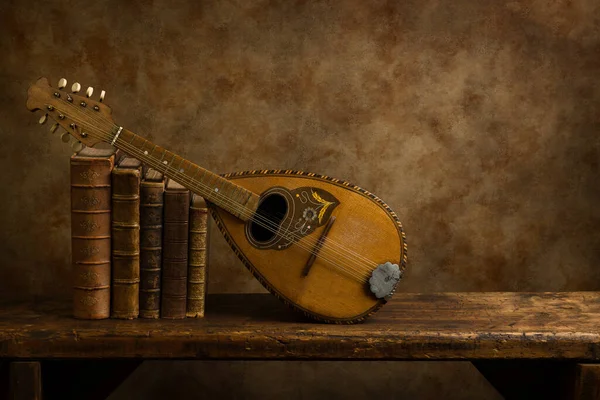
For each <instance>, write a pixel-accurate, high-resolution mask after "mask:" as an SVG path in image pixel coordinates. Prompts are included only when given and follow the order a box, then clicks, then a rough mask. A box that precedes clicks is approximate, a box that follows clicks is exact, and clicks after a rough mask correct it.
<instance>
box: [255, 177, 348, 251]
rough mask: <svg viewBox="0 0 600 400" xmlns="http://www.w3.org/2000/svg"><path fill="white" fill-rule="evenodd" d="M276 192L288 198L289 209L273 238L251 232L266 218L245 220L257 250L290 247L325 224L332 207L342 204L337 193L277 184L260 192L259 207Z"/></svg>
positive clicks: (286, 199)
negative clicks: (264, 239) (254, 225)
mask: <svg viewBox="0 0 600 400" xmlns="http://www.w3.org/2000/svg"><path fill="white" fill-rule="evenodd" d="M274 194H275V195H280V196H282V197H283V198H284V199H285V201H286V203H287V212H286V214H285V216H284V217H283V219H282V220H281V223H280V224H279V226H278V229H277V231H276V232H275V235H274V236H273V238H271V239H270V240H267V241H258V240H256V239H255V238H254V237H253V236H252V234H251V229H250V226H251V224H252V223H260V222H262V221H265V217H255V218H254V219H251V220H249V221H248V222H247V223H246V238H247V239H248V242H249V243H250V244H251V245H252V246H254V247H256V248H258V249H272V250H285V249H287V248H288V247H290V246H291V245H292V244H293V243H295V242H297V241H298V240H300V239H302V238H303V237H305V236H307V235H310V234H311V233H313V232H314V231H315V230H316V229H317V228H319V227H321V226H323V225H325V224H326V223H327V221H328V220H329V218H330V217H331V213H332V212H333V210H334V209H335V208H336V207H337V206H338V205H339V204H340V202H339V200H338V199H337V198H335V196H333V195H332V194H331V193H329V192H327V191H325V190H323V189H320V188H315V187H308V186H307V187H300V188H297V189H294V190H288V189H286V188H284V187H279V186H275V187H272V188H270V189H268V190H266V191H265V192H264V193H262V194H261V200H260V201H259V209H260V204H261V202H262V201H263V200H264V199H265V198H267V197H268V196H270V195H274ZM267 223H268V222H267V221H265V222H263V224H267Z"/></svg>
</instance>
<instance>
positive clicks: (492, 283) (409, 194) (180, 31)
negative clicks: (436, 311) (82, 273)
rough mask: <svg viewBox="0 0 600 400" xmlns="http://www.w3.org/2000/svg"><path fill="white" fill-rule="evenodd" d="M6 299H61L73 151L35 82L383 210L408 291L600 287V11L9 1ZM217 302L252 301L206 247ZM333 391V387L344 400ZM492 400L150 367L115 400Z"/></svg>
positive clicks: (2, 47)
mask: <svg viewBox="0 0 600 400" xmlns="http://www.w3.org/2000/svg"><path fill="white" fill-rule="evenodd" d="M0 34H1V36H0V54H1V56H0V57H1V62H0V90H1V97H0V132H1V137H0V138H1V142H0V171H2V173H1V174H2V181H1V182H2V184H3V191H4V193H3V195H2V196H1V197H0V206H1V207H0V209H1V210H2V211H1V213H0V226H2V233H1V238H0V239H1V240H0V243H1V245H0V246H2V247H1V255H0V257H1V260H2V261H1V263H2V265H1V267H0V297H1V298H22V299H25V298H31V297H48V296H51V297H64V298H68V297H69V287H70V283H69V273H70V271H69V258H70V254H69V251H70V249H69V218H70V216H69V176H68V158H69V155H70V149H69V148H67V147H65V146H63V145H62V144H61V142H60V140H58V137H57V136H55V137H53V136H51V135H50V134H49V133H48V127H47V126H45V127H39V126H37V124H36V121H37V117H35V116H33V115H30V114H29V112H28V111H26V109H25V91H26V88H27V86H28V85H29V84H30V83H31V82H32V81H34V80H35V79H36V78H38V77H39V76H42V75H45V76H48V77H49V78H51V80H52V81H53V82H56V81H57V80H58V79H59V78H61V77H66V78H67V79H69V81H70V83H71V82H73V81H74V80H78V81H79V82H81V83H82V85H83V86H84V88H85V87H87V85H92V86H94V87H95V88H96V93H98V91H99V90H100V89H105V90H107V93H108V94H107V102H108V103H109V104H110V105H112V106H113V109H114V116H115V119H116V121H118V122H119V123H120V124H121V125H124V126H126V127H128V128H130V129H132V130H134V131H136V132H139V133H141V134H143V135H146V136H147V137H148V138H150V139H152V140H155V141H156V142H157V143H158V144H161V145H164V146H165V147H167V148H170V149H171V150H174V151H176V152H179V153H181V155H183V156H185V157H188V158H190V159H191V160H193V161H195V162H197V163H199V164H200V165H203V166H205V167H207V168H209V169H212V170H214V171H216V172H228V171H236V170H246V169H255V168H293V169H301V170H306V171H313V172H319V173H322V174H326V175H330V176H334V177H339V178H344V179H347V180H350V181H351V182H354V183H356V184H358V185H360V186H363V187H364V188H366V189H368V190H370V191H372V192H374V193H376V194H378V195H379V196H380V197H382V198H383V199H384V200H386V201H387V202H388V203H389V205H390V206H391V207H392V208H393V209H394V210H395V211H396V212H397V213H398V214H399V215H400V217H401V219H402V221H403V222H404V224H405V228H406V231H407V234H408V239H409V268H410V269H409V271H408V273H407V275H406V279H405V280H404V281H403V282H402V287H401V290H404V291H483V290H535V291H543V290H576V289H577V290H599V289H600V268H599V263H598V261H599V260H600V232H599V229H598V225H599V223H600V207H598V206H597V204H598V201H599V200H600V185H599V184H598V176H599V175H598V162H599V159H600V154H599V147H600V139H599V137H600V129H599V128H600V117H599V112H598V106H599V104H600V101H599V100H600V92H599V90H598V81H599V80H600V6H599V3H598V1H596V0H573V1H567V0H564V1H562V0H556V1H541V0H534V1H499V0H498V1H477V2H475V1H470V0H460V1H436V0H426V1H397V2H394V1H390V2H384V1H360V0H355V1H347V2H334V1H319V2H306V1H293V2H292V1H279V2H277V1H238V2H235V1H209V2H197V1H192V0H187V1H154V2H152V1H147V2H144V1H141V0H138V1H88V2H81V1H69V0H63V1H46V2H34V1H6V0H4V1H2V2H1V3H0ZM213 233H214V235H213V237H214V240H213V248H212V258H211V260H210V261H211V281H210V285H211V286H210V291H212V292H240V291H262V288H261V287H260V285H259V284H257V283H256V282H255V281H254V280H253V279H252V277H251V276H250V274H249V273H248V272H247V271H246V270H245V269H244V268H243V267H242V266H241V264H240V263H239V262H238V261H237V260H235V259H234V256H233V255H232V253H231V252H230V251H229V249H228V248H227V245H226V244H225V242H224V240H222V238H221V237H220V236H219V234H218V233H217V232H216V231H215V232H213ZM337 385H339V387H338V388H337V389H336V386H337ZM142 386H143V387H145V389H144V390H143V394H144V396H143V397H144V398H157V399H158V398H162V397H163V395H164V394H166V393H169V391H175V392H176V393H179V394H183V393H186V394H187V396H188V397H189V398H193V397H201V395H202V393H208V394H209V396H207V397H209V398H212V397H217V396H219V397H229V398H243V397H249V398H260V397H262V393H261V391H263V390H266V389H270V393H271V395H269V396H266V397H267V398H269V397H273V398H277V397H290V398H296V399H302V398H314V397H315V396H317V395H320V396H321V397H323V398H325V397H327V398H335V397H345V398H362V397H367V396H368V397H374V396H381V397H385V398H390V397H396V398H404V397H405V398H412V397H415V396H419V397H432V398H434V397H437V396H438V395H440V396H445V397H449V398H490V397H494V396H497V394H496V393H495V392H494V391H493V389H492V388H491V387H490V385H489V384H488V383H487V382H486V381H485V380H484V379H483V378H482V377H481V376H480V375H478V374H477V372H476V371H475V370H474V369H473V367H472V366H471V365H470V364H468V363H410V364H408V363H335V362H333V363H325V362H323V363H305V362H296V363H287V364H282V363H277V362H273V363H267V362H253V363H242V362H238V363H224V362H206V363H201V362H172V363H160V362H151V363H146V364H144V365H143V366H142V367H141V368H140V369H139V370H138V371H136V373H135V374H134V375H133V376H132V377H131V378H130V379H129V380H128V381H127V382H125V384H124V385H123V386H122V387H121V388H120V389H119V390H118V392H117V393H115V395H114V399H125V398H128V397H129V396H130V395H131V393H133V392H134V391H136V390H140V389H139V388H140V387H142Z"/></svg>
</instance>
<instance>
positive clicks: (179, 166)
mask: <svg viewBox="0 0 600 400" xmlns="http://www.w3.org/2000/svg"><path fill="white" fill-rule="evenodd" d="M181 163H183V158H181V157H179V165H177V168H175V169H176V170H177V171H179V173H183V169H181Z"/></svg>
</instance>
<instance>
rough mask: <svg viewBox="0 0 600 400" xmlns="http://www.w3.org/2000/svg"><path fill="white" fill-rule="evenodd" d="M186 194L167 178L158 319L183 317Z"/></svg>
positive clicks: (186, 236) (188, 202) (187, 199)
mask: <svg viewBox="0 0 600 400" xmlns="http://www.w3.org/2000/svg"><path fill="white" fill-rule="evenodd" d="M189 210H190V191H189V190H188V189H186V188H184V187H183V186H181V185H180V184H179V183H177V182H175V181H173V180H171V179H168V180H167V183H166V187H165V209H164V214H163V218H164V231H163V270H162V291H161V305H160V316H161V318H169V319H180V318H185V313H186V295H187V272H188V233H189V232H188V221H189Z"/></svg>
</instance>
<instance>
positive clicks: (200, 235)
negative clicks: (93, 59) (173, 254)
mask: <svg viewBox="0 0 600 400" xmlns="http://www.w3.org/2000/svg"><path fill="white" fill-rule="evenodd" d="M208 221H209V219H208V208H207V207H206V201H205V200H204V199H203V198H202V197H201V196H198V195H197V194H195V193H193V194H192V201H191V204H190V234H189V252H188V285H187V313H186V315H187V316H188V317H191V318H202V317H204V297H205V295H206V282H207V263H208V248H209V236H208Z"/></svg>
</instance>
